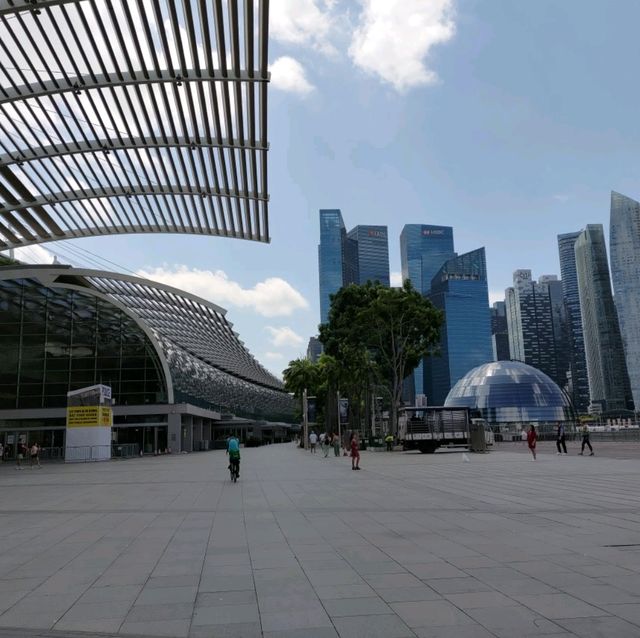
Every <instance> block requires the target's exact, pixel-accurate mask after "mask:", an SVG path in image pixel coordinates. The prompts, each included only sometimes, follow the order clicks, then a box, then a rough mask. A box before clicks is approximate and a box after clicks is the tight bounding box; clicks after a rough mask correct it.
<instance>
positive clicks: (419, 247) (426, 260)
mask: <svg viewBox="0 0 640 638" xmlns="http://www.w3.org/2000/svg"><path fill="white" fill-rule="evenodd" d="M455 256H456V253H455V252H454V249H453V228H452V227H451V226H430V225H427V224H405V226H404V227H403V229H402V232H401V233H400V262H401V266H402V280H403V281H405V280H407V279H410V280H411V283H412V284H413V287H414V288H415V289H416V290H419V291H420V292H421V293H422V294H423V295H426V294H428V293H429V290H430V289H431V280H432V279H433V278H434V277H435V276H436V274H437V273H438V271H439V270H440V268H441V267H442V264H444V262H445V261H447V260H448V259H451V258H453V257H455Z"/></svg>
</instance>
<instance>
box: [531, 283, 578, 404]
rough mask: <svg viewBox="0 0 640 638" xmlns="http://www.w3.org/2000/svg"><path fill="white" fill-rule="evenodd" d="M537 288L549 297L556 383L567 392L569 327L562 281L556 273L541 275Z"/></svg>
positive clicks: (569, 367)
mask: <svg viewBox="0 0 640 638" xmlns="http://www.w3.org/2000/svg"><path fill="white" fill-rule="evenodd" d="M538 288H539V289H540V290H541V291H542V292H543V293H544V294H545V295H546V296H548V297H549V305H550V308H551V324H552V327H553V343H554V347H555V355H556V370H557V372H556V375H557V383H558V385H559V386H560V387H561V388H562V389H563V390H565V391H566V392H568V390H569V388H570V370H571V362H570V348H569V328H568V325H567V311H566V308H565V305H564V296H563V292H562V281H560V280H559V279H558V276H557V275H541V276H540V277H539V278H538Z"/></svg>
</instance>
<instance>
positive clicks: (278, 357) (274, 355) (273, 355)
mask: <svg viewBox="0 0 640 638" xmlns="http://www.w3.org/2000/svg"><path fill="white" fill-rule="evenodd" d="M264 358H265V359H270V360H271V361H282V360H283V359H284V355H283V354H282V353H281V352H265V353H264Z"/></svg>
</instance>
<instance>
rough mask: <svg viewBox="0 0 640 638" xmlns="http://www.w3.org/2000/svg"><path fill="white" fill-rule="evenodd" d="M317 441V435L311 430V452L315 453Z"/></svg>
mask: <svg viewBox="0 0 640 638" xmlns="http://www.w3.org/2000/svg"><path fill="white" fill-rule="evenodd" d="M317 442H318V435H317V434H316V433H315V431H314V430H311V434H310V435H309V447H310V448H311V449H310V452H311V454H315V453H316V443H317Z"/></svg>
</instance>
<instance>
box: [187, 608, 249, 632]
mask: <svg viewBox="0 0 640 638" xmlns="http://www.w3.org/2000/svg"><path fill="white" fill-rule="evenodd" d="M259 621H260V614H259V613H258V605H257V604H256V603H252V604H244V605H216V606H215V607H198V608H197V609H196V610H195V612H194V614H193V623H192V624H193V625H194V626H198V625H232V624H234V623H244V622H250V623H252V622H259Z"/></svg>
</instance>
